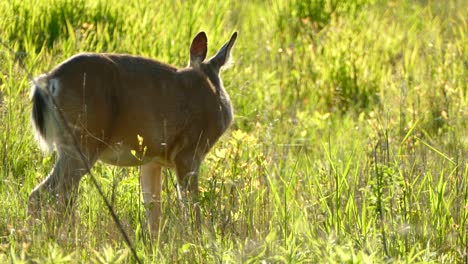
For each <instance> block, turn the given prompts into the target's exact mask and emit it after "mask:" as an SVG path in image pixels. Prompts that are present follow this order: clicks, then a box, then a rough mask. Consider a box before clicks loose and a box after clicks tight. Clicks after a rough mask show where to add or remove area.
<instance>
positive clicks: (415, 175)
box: [0, 0, 468, 263]
mask: <svg viewBox="0 0 468 264" xmlns="http://www.w3.org/2000/svg"><path fill="white" fill-rule="evenodd" d="M0 13H1V18H0V41H1V42H2V43H1V46H0V93H1V95H0V160H1V161H0V165H1V166H0V262H1V263H134V262H135V259H134V258H133V256H132V254H131V252H130V250H129V248H128V247H127V246H126V244H125V243H124V241H123V239H122V236H121V234H120V233H119V230H118V228H117V227H116V225H115V224H114V222H113V221H112V218H111V216H110V214H109V212H108V211H107V209H106V207H105V205H104V203H103V201H102V199H101V197H100V196H99V195H98V193H97V191H96V189H95V188H94V186H93V185H92V183H91V181H90V178H89V176H87V177H85V178H84V179H83V181H82V183H81V185H80V189H79V195H78V199H77V201H76V203H77V210H76V211H74V212H73V213H72V214H71V216H70V218H69V221H67V222H65V223H63V222H59V221H41V220H37V221H30V219H28V216H27V214H26V208H27V198H28V195H29V193H30V192H31V190H32V189H33V188H34V186H35V185H36V184H38V183H39V182H40V181H41V180H42V179H43V178H44V177H45V175H47V174H48V173H49V171H50V170H51V168H52V166H53V164H54V160H55V155H54V154H44V153H42V152H41V151H40V149H39V147H38V145H37V144H36V142H35V140H34V137H33V133H32V129H31V124H30V115H31V102H30V99H29V85H30V79H29V77H30V75H33V76H36V75H38V74H40V73H43V72H46V71H48V70H50V69H51V68H53V67H54V66H55V65H56V64H58V63H60V62H61V61H63V60H64V59H66V58H68V57H69V56H71V55H73V54H75V53H78V52H81V51H94V52H117V53H130V54H137V55H142V56H147V57H151V58H155V59H158V60H160V61H164V62H167V63H170V64H173V65H178V66H180V67H184V66H185V65H187V62H188V59H189V58H188V56H189V45H190V42H191V40H192V38H193V36H194V35H195V34H196V33H197V32H199V31H205V32H206V33H207V35H208V41H209V46H208V48H209V52H208V53H209V54H208V56H210V55H213V54H214V52H216V50H217V49H218V48H219V47H220V46H221V45H222V44H223V43H224V42H225V41H226V40H228V39H229V36H231V34H232V33H233V32H234V31H238V32H239V37H238V40H237V43H236V45H235V46H234V48H233V51H232V52H233V59H234V63H233V65H232V67H231V68H230V69H229V70H227V71H225V72H223V73H222V77H223V80H224V85H225V87H226V90H227V92H228V93H229V94H230V96H231V100H232V103H233V106H234V109H235V121H234V124H233V125H232V127H231V128H230V129H229V130H228V132H227V133H226V134H225V135H224V136H223V137H222V139H221V141H220V142H218V143H217V144H216V146H215V147H214V149H213V150H212V151H211V153H210V154H209V155H208V157H207V158H206V161H205V163H204V164H203V167H202V171H201V174H200V189H201V198H200V199H201V210H202V215H203V222H204V223H203V226H202V232H201V233H197V232H196V231H195V230H194V229H195V228H194V226H193V224H191V223H187V222H185V221H183V219H182V210H181V208H180V206H179V203H178V201H177V195H176V190H175V186H176V179H175V174H174V172H173V171H170V170H167V171H165V172H164V178H163V195H162V199H163V205H162V206H163V225H162V230H161V234H160V236H159V238H158V239H155V240H150V239H149V238H148V235H147V230H146V226H145V224H144V218H145V217H144V208H143V206H142V204H141V200H142V199H141V193H140V190H139V181H138V175H139V168H121V167H113V166H109V165H105V164H102V163H98V164H97V166H95V167H94V168H93V174H94V175H95V176H96V178H97V180H98V182H99V183H100V185H101V186H102V188H103V190H104V193H105V195H106V197H107V198H108V199H109V201H111V204H112V205H113V207H114V209H115V212H116V214H117V215H118V216H119V219H120V221H121V222H122V223H123V227H124V229H125V231H126V232H127V234H128V235H129V237H130V239H131V241H132V243H133V246H134V248H135V250H136V252H137V254H138V257H139V258H140V260H141V261H142V262H143V263H174V262H176V263H389V262H391V263H468V167H467V160H468V159H467V155H468V129H467V120H468V105H467V83H468V78H467V77H468V74H467V72H468V53H467V46H468V41H467V39H466V33H467V29H468V24H467V22H468V21H467V14H468V5H467V4H466V2H465V3H464V1H463V0H448V1H435V0H433V1H431V0H427V1H423V0H408V1H403V0H402V1H391V0H389V1H382V0H350V1H343V0H308V1H301V0H250V1H234V0H226V1H216V0H205V1H199V0H195V1H181V0H173V1H162V0H156V1H155V0H152V1H150V0H141V1H123V0H113V1H111V0H95V1H92V0H77V1H68V0H26V1H21V0H9V1H6V0H2V1H0Z"/></svg>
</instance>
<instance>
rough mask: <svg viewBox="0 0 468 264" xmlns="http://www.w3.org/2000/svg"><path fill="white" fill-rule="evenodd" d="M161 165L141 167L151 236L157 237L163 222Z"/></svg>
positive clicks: (142, 186) (153, 163)
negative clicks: (160, 223) (161, 221)
mask: <svg viewBox="0 0 468 264" xmlns="http://www.w3.org/2000/svg"><path fill="white" fill-rule="evenodd" d="M161 169H162V168H161V165H159V164H157V163H156V162H150V163H147V164H145V165H142V166H141V176H140V185H141V192H142V193H143V201H144V204H145V208H146V219H147V221H148V222H149V227H150V231H151V234H152V235H153V236H156V235H157V234H158V231H159V222H160V220H161Z"/></svg>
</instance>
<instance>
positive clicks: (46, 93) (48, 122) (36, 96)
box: [31, 74, 58, 151]
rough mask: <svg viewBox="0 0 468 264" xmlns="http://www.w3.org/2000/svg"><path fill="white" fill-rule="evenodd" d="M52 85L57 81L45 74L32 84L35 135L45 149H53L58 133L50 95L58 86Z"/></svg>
mask: <svg viewBox="0 0 468 264" xmlns="http://www.w3.org/2000/svg"><path fill="white" fill-rule="evenodd" d="M51 85H57V83H56V82H50V81H49V79H48V77H47V75H45V74H43V75H41V76H39V77H37V78H35V79H34V81H33V82H32V85H31V100H32V103H33V106H32V123H33V128H34V137H35V138H36V140H37V141H38V142H39V143H40V146H41V149H42V150H44V151H51V150H52V149H53V145H54V142H55V135H57V133H56V131H57V124H58V123H57V117H56V113H55V110H54V109H55V107H54V105H53V102H52V98H51V97H50V96H51V92H52V91H54V90H55V89H57V87H50V86H51Z"/></svg>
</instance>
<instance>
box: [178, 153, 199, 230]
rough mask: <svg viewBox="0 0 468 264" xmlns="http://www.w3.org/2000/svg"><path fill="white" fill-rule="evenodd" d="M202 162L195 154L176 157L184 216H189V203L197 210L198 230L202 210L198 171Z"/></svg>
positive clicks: (179, 192)
mask: <svg viewBox="0 0 468 264" xmlns="http://www.w3.org/2000/svg"><path fill="white" fill-rule="evenodd" d="M199 170H200V162H199V161H198V159H196V158H194V155H193V154H189V155H179V156H178V157H177V159H176V174H177V183H178V184H177V191H178V194H179V200H180V202H181V204H182V209H183V213H184V217H185V218H187V205H188V206H189V208H191V209H192V210H195V223H196V226H197V230H198V231H200V230H201V211H200V204H199V189H198V173H199Z"/></svg>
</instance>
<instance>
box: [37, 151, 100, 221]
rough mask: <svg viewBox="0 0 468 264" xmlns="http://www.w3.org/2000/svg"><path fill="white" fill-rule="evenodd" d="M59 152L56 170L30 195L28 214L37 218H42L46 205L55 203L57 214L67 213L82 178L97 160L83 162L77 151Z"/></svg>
mask: <svg viewBox="0 0 468 264" xmlns="http://www.w3.org/2000/svg"><path fill="white" fill-rule="evenodd" d="M57 152H58V157H57V161H56V163H55V165H54V168H53V169H52V171H51V172H50V173H49V175H47V177H46V178H45V179H44V180H43V181H42V182H41V183H40V184H38V185H37V186H36V187H35V188H34V190H33V191H32V192H31V194H30V195H29V201H28V214H29V215H31V216H33V217H35V218H37V217H39V216H40V213H41V210H42V207H43V204H44V203H47V204H50V203H51V202H53V203H54V204H55V205H56V208H55V209H56V212H58V213H59V214H62V213H65V212H66V211H67V210H68V209H69V207H70V205H71V204H72V201H73V198H74V196H76V193H77V190H78V185H79V182H80V180H81V178H82V177H83V176H84V175H85V174H86V173H88V168H91V167H92V165H93V164H94V163H95V159H90V158H86V157H85V160H82V158H81V155H80V154H79V153H77V152H76V151H65V150H63V149H60V150H58V151H57ZM85 162H86V163H87V164H85Z"/></svg>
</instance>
